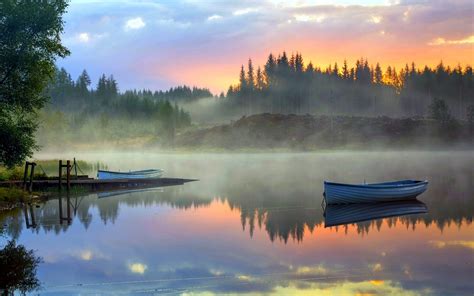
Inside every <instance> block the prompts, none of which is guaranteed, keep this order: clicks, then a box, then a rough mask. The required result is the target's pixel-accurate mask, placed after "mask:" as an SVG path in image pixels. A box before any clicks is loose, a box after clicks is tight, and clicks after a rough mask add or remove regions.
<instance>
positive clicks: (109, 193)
mask: <svg viewBox="0 0 474 296" xmlns="http://www.w3.org/2000/svg"><path fill="white" fill-rule="evenodd" d="M137 192H163V188H162V187H152V188H140V189H130V190H114V191H106V192H98V193H97V197H98V198H104V197H111V196H117V195H123V194H130V193H137Z"/></svg>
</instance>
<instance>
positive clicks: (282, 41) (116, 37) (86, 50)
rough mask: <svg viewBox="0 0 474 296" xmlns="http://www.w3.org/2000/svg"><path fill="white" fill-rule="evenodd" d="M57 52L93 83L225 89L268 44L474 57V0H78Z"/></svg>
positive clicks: (325, 58) (315, 56)
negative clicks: (107, 79) (105, 79)
mask: <svg viewBox="0 0 474 296" xmlns="http://www.w3.org/2000/svg"><path fill="white" fill-rule="evenodd" d="M64 20H65V31H64V34H63V37H62V38H63V39H62V40H63V42H64V44H65V45H66V46H67V47H68V48H69V49H70V50H71V55H70V56H69V57H67V58H65V59H62V60H58V66H60V67H64V68H66V70H67V71H68V72H70V73H71V75H72V76H73V78H74V79H75V78H76V77H77V76H78V75H79V74H80V72H82V70H83V69H87V71H88V72H89V74H90V75H91V78H92V80H93V85H92V87H95V84H96V81H97V79H98V77H99V75H101V74H102V73H105V74H106V75H110V74H113V75H114V77H115V78H116V80H117V81H118V83H119V87H120V90H121V91H124V90H126V89H132V88H136V89H142V88H147V89H151V90H159V89H167V88H169V87H172V86H177V85H183V84H186V85H190V86H198V87H207V88H209V89H210V90H211V91H212V92H214V93H218V92H220V91H226V90H227V88H228V86H229V85H231V84H235V83H236V82H237V79H238V74H239V70H240V66H241V65H242V64H246V63H247V61H248V59H249V58H252V60H253V62H254V65H255V66H262V65H263V64H264V63H265V61H266V59H267V57H268V54H269V53H274V54H278V53H280V52H282V51H286V52H287V53H288V54H291V53H296V52H300V53H302V55H303V58H304V62H305V63H308V62H310V61H311V62H312V63H313V64H315V65H318V66H321V67H326V66H327V65H329V64H330V63H334V62H338V64H339V65H341V64H342V62H343V60H344V59H347V61H348V63H349V64H350V65H352V64H354V63H355V60H356V59H357V58H360V57H364V58H367V59H368V60H369V63H374V64H375V63H376V62H380V63H381V65H382V66H387V65H389V64H390V65H394V66H396V67H397V68H398V69H400V68H401V67H403V66H404V65H405V63H406V62H410V63H411V61H414V62H415V63H416V65H417V66H418V67H423V66H424V65H429V66H434V65H436V64H438V63H439V62H440V61H441V60H442V61H443V63H444V64H446V65H451V66H456V65H457V64H458V63H459V64H461V65H467V64H469V65H473V64H474V63H473V62H474V2H472V1H470V0H467V1H464V0H447V1H437V0H434V1H426V0H414V1H403V0H400V1H395V0H391V1H390V0H389V1H387V0H368V1H353V0H337V1H326V0H321V1H319V0H299V1H283V0H261V1H257V0H245V1H216V0H177V1H151V0H141V1H132V0H109V1H97V0H72V1H71V2H70V4H69V8H68V12H67V14H66V15H65V16H64Z"/></svg>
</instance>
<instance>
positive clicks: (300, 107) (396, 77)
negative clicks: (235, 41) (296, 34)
mask: <svg viewBox="0 0 474 296" xmlns="http://www.w3.org/2000/svg"><path fill="white" fill-rule="evenodd" d="M253 67H254V66H253V64H252V62H251V60H249V66H248V70H247V72H246V71H245V68H244V66H243V65H242V66H241V68H240V72H239V73H240V74H239V83H238V85H235V86H231V87H229V91H228V92H227V99H228V100H222V102H223V104H226V107H225V108H223V109H224V110H230V112H234V113H233V114H229V115H234V116H235V115H241V114H242V111H243V113H245V114H255V113H261V112H271V113H319V114H332V115H334V114H344V115H359V116H367V115H370V116H380V115H386V116H391V117H398V116H403V117H406V116H423V115H425V114H426V111H427V106H428V105H429V104H430V101H431V100H432V98H433V97H442V98H444V99H445V101H446V104H447V106H449V107H450V109H451V110H453V114H452V115H453V116H454V117H456V118H464V116H465V114H464V110H463V108H461V107H460V106H465V105H466V102H467V103H468V105H469V104H472V103H473V101H472V100H473V98H474V76H473V72H472V67H470V66H466V67H465V68H464V69H463V68H462V67H461V66H458V67H456V68H455V69H450V68H449V67H445V66H444V65H443V64H442V63H440V64H439V65H438V66H437V67H436V68H435V69H432V68H429V67H425V68H424V69H422V70H419V69H417V68H416V67H415V64H414V63H412V65H411V67H410V66H408V64H407V65H406V66H405V67H404V68H403V69H401V70H400V71H397V70H396V69H395V68H394V67H391V66H388V67H387V68H386V70H385V71H383V70H382V68H381V66H380V64H379V63H376V65H375V67H374V66H373V65H370V64H369V62H368V61H367V59H363V58H361V59H358V60H357V61H356V63H355V65H354V66H352V67H350V66H348V64H347V61H344V63H343V66H342V67H341V69H339V66H338V65H337V63H335V64H330V65H329V66H328V67H326V68H325V69H322V68H319V67H314V66H313V64H312V63H311V62H309V63H308V64H307V65H306V67H305V65H304V63H303V57H302V55H301V54H299V53H296V54H292V55H291V57H290V58H288V56H287V54H286V53H285V52H283V53H282V54H280V55H278V56H277V57H276V56H274V55H273V54H270V55H269V56H268V59H267V61H266V64H265V66H264V67H263V71H262V73H261V74H260V75H261V76H262V77H263V78H264V79H263V81H262V82H263V83H259V81H258V78H257V83H256V84H257V87H255V88H253V87H251V86H252V85H253V81H254V77H253V76H254V75H253V74H252V73H253ZM258 76H259V75H258V73H257V77H258Z"/></svg>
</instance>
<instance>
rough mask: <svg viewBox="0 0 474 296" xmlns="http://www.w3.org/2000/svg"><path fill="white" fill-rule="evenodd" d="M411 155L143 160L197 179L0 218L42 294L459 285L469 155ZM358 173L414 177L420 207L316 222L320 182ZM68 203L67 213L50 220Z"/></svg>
mask: <svg viewBox="0 0 474 296" xmlns="http://www.w3.org/2000/svg"><path fill="white" fill-rule="evenodd" d="M331 157H332V156H331ZM423 157H424V156H423V155H420V154H415V155H411V154H409V155H408V157H402V158H400V157H399V156H396V155H388V156H383V155H382V156H380V155H374V156H371V157H369V158H365V159H363V160H361V162H360V163H359V159H361V157H353V156H340V155H335V156H334V159H331V165H329V164H328V163H329V162H328V161H327V159H326V156H325V155H322V156H321V155H320V156H315V155H296V156H294V155H291V156H280V157H276V158H275V157H273V156H272V157H267V156H246V157H240V156H233V157H232V158H233V159H232V160H229V158H225V157H223V156H209V157H208V158H207V159H205V161H204V160H201V158H202V157H194V156H192V157H183V159H181V158H180V157H176V156H169V157H168V158H169V159H168V158H157V159H154V158H151V159H146V163H147V164H149V165H150V164H151V163H155V162H156V163H160V167H164V168H165V169H166V170H167V171H168V172H173V175H175V176H183V177H186V176H187V175H186V174H188V175H190V176H198V177H199V178H200V180H201V181H200V182H195V183H190V184H186V185H184V186H177V187H167V188H164V189H157V190H147V191H140V192H121V194H119V195H116V194H115V193H114V195H109V196H107V197H100V198H99V197H98V195H97V194H95V193H94V194H88V195H84V196H71V197H70V199H69V201H67V197H62V201H61V203H62V206H61V207H60V205H59V204H60V200H59V199H53V200H50V201H49V202H47V203H46V204H44V205H41V207H40V208H33V211H34V217H35V221H36V224H37V226H36V227H35V228H29V229H27V228H26V227H25V226H26V221H25V215H24V213H22V211H16V212H12V213H11V214H9V215H4V216H2V217H0V220H1V222H2V224H5V225H7V226H6V228H7V231H8V233H9V235H10V236H12V237H16V238H18V239H19V240H20V241H21V243H23V244H25V245H27V246H28V247H29V248H34V249H37V250H39V252H40V255H41V256H42V257H44V258H45V263H44V264H43V265H41V266H40V269H39V277H40V279H41V280H42V281H44V282H45V290H44V291H45V294H48V293H52V294H53V293H56V294H61V295H63V294H71V293H76V294H77V293H78V291H80V292H81V293H86V294H87V293H95V294H107V293H109V294H120V293H122V294H143V293H145V294H153V293H155V294H165V293H168V294H179V293H186V292H196V291H197V292H202V293H203V294H205V293H209V294H212V293H216V294H219V293H221V294H224V293H235V294H252V293H254V294H260V293H267V294H280V295H292V294H297V293H302V294H304V293H306V294H310V295H314V294H318V293H321V294H322V293H326V294H333V295H334V294H335V295H353V294H357V293H359V294H364V293H366V294H370V293H371V294H377V293H378V294H380V295H386V294H395V295H397V294H398V295H405V294H409V295H410V294H411V295H424V294H433V295H448V294H455V295H464V294H466V295H469V294H470V293H471V291H472V289H473V288H474V287H473V284H472V281H471V278H472V274H473V273H474V270H473V266H472V262H471V261H470V260H466V258H471V257H472V254H473V250H474V243H473V242H474V237H473V234H472V233H474V227H473V225H472V215H473V213H474V199H473V198H472V197H473V196H474V189H473V188H472V184H471V183H472V179H473V176H474V175H473V168H472V166H471V165H470V164H471V163H472V162H471V161H466V158H465V157H463V158H462V159H461V160H459V159H457V158H455V157H454V158H453V156H452V155H451V154H449V155H441V156H439V157H438V158H436V159H434V158H433V159H431V158H427V157H426V156H425V158H423ZM469 157H470V158H469ZM469 157H468V159H469V160H473V157H472V156H469ZM247 158H249V159H247ZM362 158H363V157H362ZM121 159H129V160H130V163H121V164H120V165H123V167H128V168H131V169H133V168H134V167H133V166H132V164H133V163H135V162H137V164H136V165H137V166H143V163H140V160H137V159H133V158H131V157H122V158H121ZM420 159H421V160H420ZM349 160H350V161H349ZM117 161H118V160H117V159H114V162H112V163H117ZM144 161H145V160H144ZM337 164H339V167H337ZM388 164H391V165H388ZM156 166H158V165H156ZM173 166H176V168H174V169H173ZM348 166H349V167H348ZM367 167H368V168H367ZM119 168H120V167H119ZM181 168H186V170H184V169H182V170H183V171H179V170H181ZM203 168H206V169H205V170H203ZM341 168H344V169H341ZM111 169H115V168H113V167H111ZM173 170H174V171H173ZM362 170H363V171H364V173H363V175H364V176H367V175H368V177H367V179H368V180H370V179H372V180H375V179H376V178H377V179H378V180H380V179H384V180H385V179H398V178H400V177H401V175H405V176H406V175H408V174H413V175H416V176H422V177H426V179H428V180H430V184H431V185H430V188H429V190H428V191H427V192H426V193H425V194H424V195H423V196H421V200H422V201H423V203H425V204H426V206H427V207H428V208H429V212H428V213H424V214H415V215H406V216H402V217H389V218H383V219H378V220H371V221H360V222H355V221H351V223H350V224H345V225H340V226H334V227H328V228H325V227H324V226H325V222H327V220H326V221H325V217H324V212H323V210H322V208H321V206H320V204H321V193H322V189H323V188H322V180H323V179H324V178H330V179H334V180H338V179H344V180H347V181H348V182H353V181H354V182H356V181H358V180H356V178H360V175H361V171H362ZM198 172H201V174H199V173H198ZM68 204H70V210H71V211H70V213H71V223H63V224H60V223H59V219H58V217H60V214H61V213H60V212H61V211H62V215H63V216H64V217H66V218H67V205H68ZM60 209H62V210H60ZM327 217H328V213H326V218H327ZM64 221H65V222H67V221H66V220H64ZM30 223H31V219H30Z"/></svg>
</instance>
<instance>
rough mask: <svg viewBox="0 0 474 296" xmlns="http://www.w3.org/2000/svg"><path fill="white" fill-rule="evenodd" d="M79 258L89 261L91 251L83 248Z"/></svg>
mask: <svg viewBox="0 0 474 296" xmlns="http://www.w3.org/2000/svg"><path fill="white" fill-rule="evenodd" d="M81 259H82V260H85V261H89V260H91V259H92V251H90V250H85V251H82V252H81Z"/></svg>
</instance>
